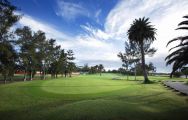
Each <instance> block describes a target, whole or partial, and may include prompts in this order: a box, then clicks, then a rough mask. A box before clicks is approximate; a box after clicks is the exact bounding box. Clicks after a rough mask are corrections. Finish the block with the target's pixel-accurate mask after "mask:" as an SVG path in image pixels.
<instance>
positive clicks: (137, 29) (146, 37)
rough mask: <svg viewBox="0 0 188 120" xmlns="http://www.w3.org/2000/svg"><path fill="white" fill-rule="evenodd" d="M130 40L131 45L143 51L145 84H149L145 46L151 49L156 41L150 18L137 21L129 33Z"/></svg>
mask: <svg viewBox="0 0 188 120" xmlns="http://www.w3.org/2000/svg"><path fill="white" fill-rule="evenodd" d="M127 34H128V38H129V41H130V43H131V44H136V45H138V46H139V49H140V51H141V60H142V69H143V72H144V83H147V82H149V79H148V76H147V73H146V68H145V53H146V51H144V46H147V48H149V47H150V45H151V43H152V42H153V41H154V40H155V34H156V29H155V28H154V27H153V25H150V22H149V18H145V17H143V18H139V19H135V20H134V21H133V23H132V24H131V27H130V28H129V30H128V32H127Z"/></svg>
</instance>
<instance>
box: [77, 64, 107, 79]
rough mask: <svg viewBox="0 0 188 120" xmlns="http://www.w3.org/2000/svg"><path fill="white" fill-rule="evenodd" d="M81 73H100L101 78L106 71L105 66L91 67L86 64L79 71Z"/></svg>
mask: <svg viewBox="0 0 188 120" xmlns="http://www.w3.org/2000/svg"><path fill="white" fill-rule="evenodd" d="M79 71H80V72H83V73H88V74H96V73H99V74H100V76H101V75H102V72H104V71H105V69H104V66H103V65H102V64H99V65H94V66H91V67H89V66H88V64H85V65H84V66H83V67H81V68H80V69H79Z"/></svg>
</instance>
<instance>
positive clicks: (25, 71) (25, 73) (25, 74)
mask: <svg viewBox="0 0 188 120" xmlns="http://www.w3.org/2000/svg"><path fill="white" fill-rule="evenodd" d="M26 76H27V69H25V70H24V81H26V79H27V78H26Z"/></svg>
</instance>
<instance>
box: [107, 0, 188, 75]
mask: <svg viewBox="0 0 188 120" xmlns="http://www.w3.org/2000/svg"><path fill="white" fill-rule="evenodd" d="M187 11H188V1H187V0H156V1H154V0H143V1H140V0H130V1H125V0H122V1H120V2H119V3H118V4H117V5H116V6H115V8H114V9H112V10H111V12H110V13H109V14H108V16H107V18H106V22H105V32H106V34H111V35H112V37H113V38H116V37H119V40H126V39H125V38H126V37H124V36H122V35H126V34H127V30H128V28H129V27H130V24H131V23H132V22H133V20H134V19H135V18H139V17H144V16H146V17H150V21H151V22H152V23H151V24H153V25H155V27H156V28H157V35H156V38H157V40H156V41H155V42H154V43H153V45H152V46H153V47H155V48H157V49H158V51H157V53H156V54H155V55H154V56H153V57H152V58H147V61H148V62H149V61H153V62H154V65H156V66H157V67H158V71H163V72H164V71H166V72H167V71H168V72H169V71H170V69H169V68H170V67H167V68H165V60H164V58H165V57H166V56H167V55H168V49H169V47H168V48H166V44H167V42H168V41H169V40H171V39H173V38H174V37H177V36H179V35H182V34H185V32H182V31H175V28H177V24H178V23H179V22H181V21H182V20H183V19H182V16H184V15H187V14H188V13H187ZM121 36H122V37H121ZM174 44H175V43H174ZM158 58H160V59H158ZM158 60H160V62H159V61H158ZM159 63H160V64H159Z"/></svg>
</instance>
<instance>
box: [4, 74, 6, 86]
mask: <svg viewBox="0 0 188 120" xmlns="http://www.w3.org/2000/svg"><path fill="white" fill-rule="evenodd" d="M6 83H7V76H6V75H5V76H4V84H6Z"/></svg>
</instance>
